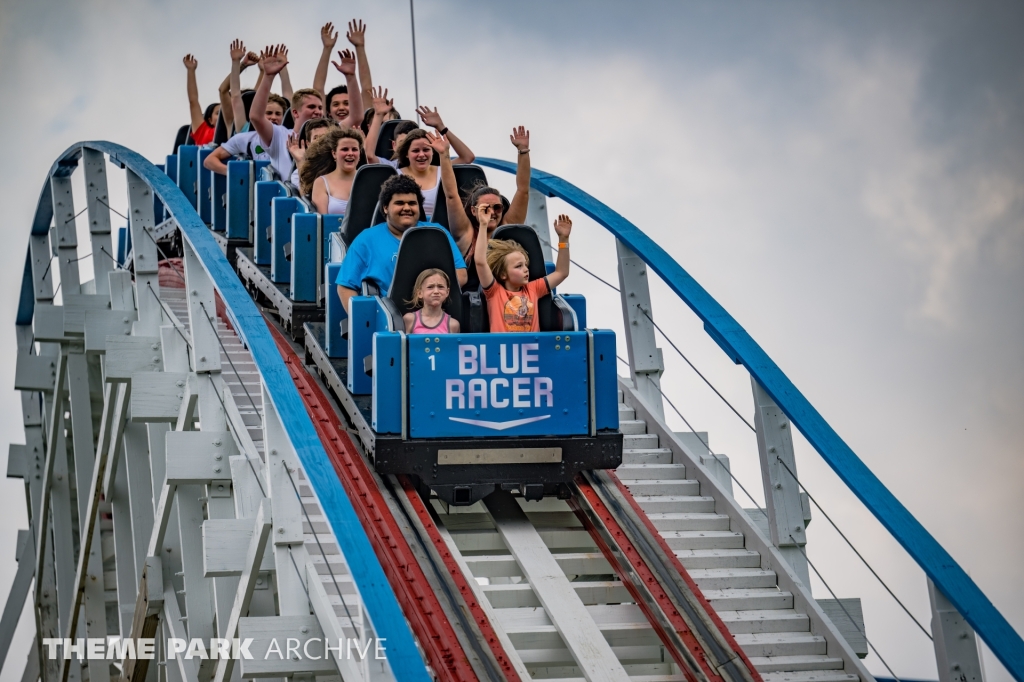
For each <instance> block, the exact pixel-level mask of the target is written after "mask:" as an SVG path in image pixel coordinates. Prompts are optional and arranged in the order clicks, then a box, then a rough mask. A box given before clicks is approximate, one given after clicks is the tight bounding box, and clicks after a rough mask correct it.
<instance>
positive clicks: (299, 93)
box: [292, 88, 324, 111]
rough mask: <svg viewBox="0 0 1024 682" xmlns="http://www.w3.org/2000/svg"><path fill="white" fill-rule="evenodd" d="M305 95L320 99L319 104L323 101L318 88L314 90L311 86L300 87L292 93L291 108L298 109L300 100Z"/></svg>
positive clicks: (300, 103) (300, 104) (305, 96)
mask: <svg viewBox="0 0 1024 682" xmlns="http://www.w3.org/2000/svg"><path fill="white" fill-rule="evenodd" d="M307 97H316V98H317V99H318V100H320V104H323V103H324V96H323V95H321V94H320V91H319V90H314V89H313V88H302V89H301V90H296V91H295V92H293V93H292V109H295V110H296V111H298V109H299V107H301V106H302V100H304V99H306V98H307Z"/></svg>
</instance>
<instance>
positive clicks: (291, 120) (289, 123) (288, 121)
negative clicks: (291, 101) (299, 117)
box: [281, 107, 295, 130]
mask: <svg viewBox="0 0 1024 682" xmlns="http://www.w3.org/2000/svg"><path fill="white" fill-rule="evenodd" d="M281 125H283V126H284V127H285V128H287V129H288V130H291V129H292V128H294V127H295V117H294V116H292V108H291V107H288V110H287V111H286V112H284V118H283V119H282V120H281Z"/></svg>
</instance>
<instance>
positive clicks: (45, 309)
mask: <svg viewBox="0 0 1024 682" xmlns="http://www.w3.org/2000/svg"><path fill="white" fill-rule="evenodd" d="M32 335H33V336H34V337H35V340H36V341H52V342H54V343H57V342H60V341H64V340H65V339H64V306H60V305H49V304H47V303H36V308H35V313H34V314H33V316H32Z"/></svg>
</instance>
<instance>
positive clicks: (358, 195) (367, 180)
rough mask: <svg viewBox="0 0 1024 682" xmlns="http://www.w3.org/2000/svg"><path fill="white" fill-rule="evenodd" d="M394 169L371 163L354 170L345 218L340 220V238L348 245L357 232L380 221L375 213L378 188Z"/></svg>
mask: <svg viewBox="0 0 1024 682" xmlns="http://www.w3.org/2000/svg"><path fill="white" fill-rule="evenodd" d="M395 173H396V171H395V169H394V168H392V167H391V166H389V165H387V164H385V163H371V164H367V165H365V166H363V167H361V168H360V169H359V170H357V171H356V176H355V178H354V179H353V180H352V191H351V193H350V194H349V198H348V208H347V209H346V210H345V218H344V220H342V221H341V238H342V239H343V240H344V242H345V244H346V246H350V245H351V244H352V242H353V240H355V238H356V237H358V236H359V233H360V232H362V231H363V230H365V229H366V228H368V227H370V226H371V225H376V224H377V223H379V222H382V219H379V218H378V216H377V213H378V211H379V209H378V207H377V201H378V200H379V199H380V188H381V187H382V186H383V185H384V183H385V182H386V181H387V179H388V178H390V177H391V176H393V175H395Z"/></svg>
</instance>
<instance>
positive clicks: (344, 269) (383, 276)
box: [335, 222, 466, 292]
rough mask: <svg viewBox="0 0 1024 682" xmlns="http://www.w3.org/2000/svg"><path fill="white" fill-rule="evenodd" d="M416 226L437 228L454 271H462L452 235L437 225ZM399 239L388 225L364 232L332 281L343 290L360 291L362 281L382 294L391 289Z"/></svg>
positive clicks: (354, 243) (378, 225)
mask: <svg viewBox="0 0 1024 682" xmlns="http://www.w3.org/2000/svg"><path fill="white" fill-rule="evenodd" d="M416 226H417V227H423V226H430V227H440V228H441V230H442V231H443V232H444V234H445V236H446V237H448V243H449V244H450V245H451V247H452V256H454V257H455V269H456V270H462V269H465V267H466V261H464V260H463V259H462V253H460V252H459V247H457V246H456V245H455V240H454V239H452V235H451V234H450V233H449V232H448V230H445V229H444V228H443V227H441V226H440V225H438V224H437V223H424V222H418V223H416ZM400 243H401V240H400V239H399V238H398V237H396V236H395V235H394V234H392V233H391V230H389V229H388V225H387V223H379V224H377V225H374V226H373V227H368V228H366V229H365V230H363V231H362V232H361V233H360V234H359V236H358V237H356V238H355V241H353V242H352V246H350V247H349V249H348V253H346V254H345V260H343V261H342V262H341V270H339V271H338V279H337V281H336V282H335V283H336V284H340V285H341V286H343V287H345V288H346V289H352V290H353V291H359V290H360V289H361V288H362V284H363V280H364V279H369V280H372V281H373V282H374V283H376V285H377V286H378V287H380V290H381V291H382V292H386V291H387V290H388V289H390V288H391V280H392V279H393V278H394V276H395V263H396V262H397V261H398V245H399V244H400Z"/></svg>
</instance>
